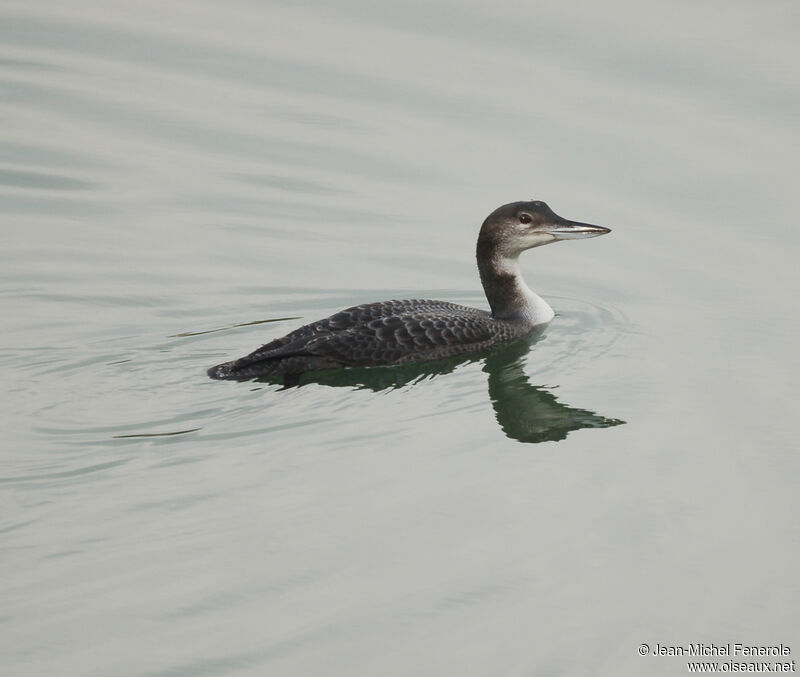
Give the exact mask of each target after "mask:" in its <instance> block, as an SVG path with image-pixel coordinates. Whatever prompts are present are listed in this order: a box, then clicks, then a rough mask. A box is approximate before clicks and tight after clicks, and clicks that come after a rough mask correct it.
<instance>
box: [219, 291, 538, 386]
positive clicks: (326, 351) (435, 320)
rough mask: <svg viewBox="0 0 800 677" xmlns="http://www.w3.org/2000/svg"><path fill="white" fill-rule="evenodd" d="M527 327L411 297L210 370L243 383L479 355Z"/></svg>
mask: <svg viewBox="0 0 800 677" xmlns="http://www.w3.org/2000/svg"><path fill="white" fill-rule="evenodd" d="M531 329H532V326H529V324H528V323H527V322H526V321H524V320H513V321H512V320H498V319H495V318H493V317H492V316H491V315H490V314H489V313H488V312H487V311H485V310H480V309H478V308H470V307H469V306H462V305H458V304H456V303H449V302H447V301H432V300H422V299H411V300H403V301H380V302H377V303H368V304H364V305H359V306H353V307H352V308H347V309H345V310H342V311H341V312H338V313H336V314H334V315H331V316H330V317H327V318H325V319H323V320H319V321H317V322H311V323H310V324H306V325H304V326H302V327H300V328H298V329H295V330H294V331H292V332H290V333H289V334H286V336H282V337H281V338H278V339H275V340H274V341H271V342H270V343H267V344H265V345H263V346H261V347H260V348H258V349H257V350H255V351H253V352H252V353H250V354H249V355H246V356H245V357H242V358H240V359H238V360H234V361H232V362H225V363H223V364H220V365H217V366H215V367H212V368H211V369H209V371H208V375H209V376H211V378H215V379H236V380H243V379H249V378H254V377H257V376H282V375H287V374H293V373H303V372H305V371H315V370H320V369H332V368H337V367H346V366H350V367H356V366H357V367H372V366H382V365H390V364H405V363H408V362H419V361H426V360H435V359H441V358H446V357H453V356H458V355H464V354H467V353H471V352H478V351H480V350H484V349H486V348H489V347H491V346H492V345H495V344H500V343H506V342H508V341H512V340H514V339H516V338H521V337H522V336H524V335H526V334H527V333H529V332H530V330H531Z"/></svg>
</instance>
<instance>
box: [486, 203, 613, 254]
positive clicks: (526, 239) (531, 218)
mask: <svg viewBox="0 0 800 677" xmlns="http://www.w3.org/2000/svg"><path fill="white" fill-rule="evenodd" d="M610 232H611V230H610V229H609V228H603V227H602V226H592V225H590V224H588V223H580V222H578V221H568V220H567V219H564V218H562V217H560V216H559V215H558V214H556V213H555V212H554V211H553V210H552V209H550V207H548V206H547V204H545V203H544V202H541V201H540V200H533V201H531V202H512V203H511V204H507V205H503V206H502V207H498V208H497V209H495V210H494V211H493V212H492V213H491V214H489V216H487V217H486V220H485V221H484V222H483V226H482V227H481V232H480V235H479V236H478V258H481V254H482V253H483V255H484V256H487V255H490V254H493V255H494V256H500V257H502V258H510V259H515V258H517V257H518V256H519V255H520V254H521V253H522V252H523V251H525V250H526V249H531V248H532V247H539V246H541V245H543V244H550V243H551V242H558V241H559V240H574V239H578V238H584V237H597V236H598V235H605V234H606V233H610Z"/></svg>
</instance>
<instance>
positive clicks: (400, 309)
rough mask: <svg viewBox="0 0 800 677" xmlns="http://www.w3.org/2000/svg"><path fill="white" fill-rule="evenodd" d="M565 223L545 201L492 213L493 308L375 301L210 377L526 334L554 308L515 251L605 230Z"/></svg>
mask: <svg viewBox="0 0 800 677" xmlns="http://www.w3.org/2000/svg"><path fill="white" fill-rule="evenodd" d="M608 232H609V230H608V228H603V227H601V226H592V225H589V224H586V223H578V222H576V221H567V220H566V219H563V218H561V217H560V216H558V214H556V213H555V212H553V210H552V209H550V207H548V206H547V205H546V204H545V203H544V202H539V201H532V202H512V203H511V204H507V205H503V206H502V207H499V208H497V209H496V210H495V211H493V212H492V213H491V214H490V215H489V216H488V217H487V218H486V220H485V221H484V222H483V226H482V227H481V230H480V234H479V235H478V246H477V252H476V254H477V259H478V270H479V272H480V277H481V283H482V284H483V289H484V291H485V292H486V298H487V299H488V301H489V305H490V306H491V309H492V312H491V313H488V312H486V311H485V310H479V309H477V308H469V307H467V306H460V305H457V304H455V303H448V302H446V301H423V300H408V301H381V302H378V303H368V304H365V305H361V306H354V307H352V308H348V309H347V310H343V311H341V312H339V313H336V314H335V315H331V316H330V317H328V318H326V319H324V320H319V321H318V322H312V323H311V324H307V325H305V326H303V327H300V328H299V329H295V330H294V331H293V332H291V333H289V334H287V335H286V336H283V337H281V338H278V339H275V340H274V341H272V342H270V343H267V344H266V345H264V346H261V348H259V349H258V350H256V351H254V352H252V353H250V354H249V355H247V356H245V357H242V358H240V359H238V360H234V361H232V362H225V363H223V364H219V365H217V366H215V367H212V368H211V369H209V370H208V375H209V376H210V377H211V378H214V379H234V380H245V379H250V378H255V377H258V376H266V377H272V378H282V379H283V380H284V383H286V384H289V383H293V382H295V381H296V380H297V377H298V376H299V375H300V374H302V373H304V372H307V371H320V370H324V369H336V368H340V367H372V366H382V365H390V364H407V363H409V362H426V361H429V360H438V359H441V358H446V357H457V356H459V355H467V354H469V353H476V352H480V351H482V350H485V349H487V348H491V347H494V346H498V345H503V344H506V343H509V342H510V341H514V340H516V339H519V338H522V337H523V336H527V335H528V334H530V332H531V331H532V330H533V329H534V328H535V327H538V326H544V325H545V324H547V323H548V322H549V321H550V320H551V319H552V318H553V309H552V308H550V306H549V305H548V304H547V302H546V301H545V300H544V299H542V298H540V297H539V296H537V295H536V294H534V293H533V292H532V291H531V290H530V289H529V288H528V287H527V285H526V284H525V282H524V280H523V279H522V276H521V274H520V271H519V262H518V259H519V255H520V253H522V252H523V251H525V250H526V249H531V248H532V247H538V246H541V245H544V244H549V243H550V242H557V241H558V240H563V239H574V238H579V237H594V236H596V235H602V234H604V233H608Z"/></svg>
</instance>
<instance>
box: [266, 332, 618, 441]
mask: <svg viewBox="0 0 800 677" xmlns="http://www.w3.org/2000/svg"><path fill="white" fill-rule="evenodd" d="M541 333H542V332H541V331H540V332H538V333H536V334H534V335H532V336H529V337H528V338H526V339H523V340H521V341H516V342H515V343H513V344H511V345H508V346H505V347H503V348H500V349H495V350H493V351H490V352H486V353H478V354H473V355H469V356H463V357H457V358H451V359H444V360H437V361H435V362H424V363H412V364H406V365H398V366H392V367H361V368H357V367H356V368H349V369H335V370H330V371H320V372H309V373H306V374H303V375H302V376H300V377H299V378H298V379H296V380H294V381H290V382H283V381H280V380H275V379H270V378H261V379H257V380H258V381H261V382H266V383H284V388H290V387H294V386H300V385H305V384H308V383H317V384H321V385H327V386H333V387H350V388H359V389H368V390H373V391H375V392H378V391H381V390H389V389H395V388H402V387H403V386H406V385H413V384H415V383H419V382H420V381H424V380H427V379H429V378H432V377H434V376H437V375H440V374H449V373H450V372H452V371H454V370H455V369H456V367H459V366H461V365H464V364H470V363H472V362H478V361H481V360H482V361H483V371H484V372H486V374H487V375H488V387H489V399H490V400H491V402H492V407H493V408H494V413H495V418H496V419H497V422H498V424H499V425H500V428H501V429H502V430H503V432H504V433H505V434H506V435H507V436H508V437H510V438H512V439H515V440H518V441H520V442H555V441H558V440H563V439H565V438H566V437H567V435H568V434H569V433H570V432H572V431H573V430H580V429H582V428H610V427H612V426H617V425H621V424H623V423H625V421H621V420H619V419H617V418H607V417H605V416H600V415H599V414H596V413H595V412H593V411H589V410H588V409H579V408H577V407H571V406H569V405H568V404H564V403H563V402H559V400H558V399H557V398H556V396H555V395H553V393H552V392H550V390H548V389H547V388H545V387H543V386H534V385H531V383H530V379H529V378H528V375H527V374H526V373H525V371H524V370H523V368H522V367H523V364H524V362H525V357H526V356H527V354H528V351H529V350H530V347H531V345H532V344H533V343H535V342H536V341H537V340H538V339H539V337H540V336H541Z"/></svg>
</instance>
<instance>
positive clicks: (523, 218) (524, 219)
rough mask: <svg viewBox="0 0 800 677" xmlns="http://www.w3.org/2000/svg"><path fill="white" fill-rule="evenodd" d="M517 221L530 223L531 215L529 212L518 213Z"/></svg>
mask: <svg viewBox="0 0 800 677" xmlns="http://www.w3.org/2000/svg"><path fill="white" fill-rule="evenodd" d="M519 222H520V223H530V222H531V215H530V214H520V215H519Z"/></svg>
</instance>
